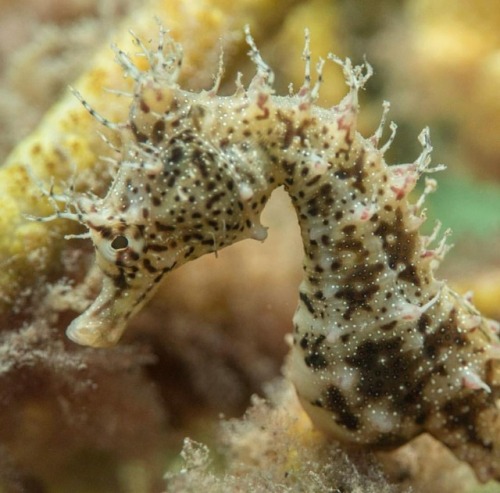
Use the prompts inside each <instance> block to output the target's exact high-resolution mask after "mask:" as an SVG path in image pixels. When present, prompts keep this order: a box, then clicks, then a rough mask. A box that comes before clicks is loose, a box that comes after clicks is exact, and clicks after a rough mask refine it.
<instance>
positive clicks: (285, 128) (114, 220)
mask: <svg viewBox="0 0 500 493" xmlns="http://www.w3.org/2000/svg"><path fill="white" fill-rule="evenodd" d="M161 37H162V40H161V41H160V47H159V49H158V50H157V51H154V52H150V51H147V50H146V51H145V54H146V56H147V58H148V60H149V64H150V67H149V69H148V70H147V71H140V70H139V69H138V68H136V67H135V66H134V65H133V63H132V62H131V60H130V59H129V58H128V57H127V55H125V54H124V53H123V52H121V51H119V50H118V51H117V57H118V60H119V61H120V63H121V64H122V65H123V67H124V69H125V70H126V72H127V74H128V75H129V76H132V77H133V78H134V79H135V83H136V87H135V91H134V94H133V96H132V105H131V110H130V119H129V121H128V122H126V123H125V124H123V125H121V126H118V125H117V126H116V127H117V128H118V127H119V129H120V136H121V141H122V142H123V148H122V158H121V162H120V163H119V169H118V172H117V174H116V177H115V179H114V181H113V183H112V185H111V187H110V189H109V191H108V193H107V195H106V196H105V197H104V198H103V199H100V200H90V199H88V198H86V197H81V198H79V199H77V200H76V202H75V203H74V204H73V206H70V209H71V210H72V211H73V212H67V213H61V214H59V215H60V216H62V217H70V216H71V217H72V218H76V219H77V220H79V221H80V222H82V223H83V224H84V225H85V226H86V227H87V228H88V229H89V232H90V235H91V238H92V241H93V242H94V245H95V248H96V257H97V263H98V265H99V266H100V268H101V270H102V272H103V277H104V281H103V288H102V292H101V294H100V295H99V297H98V298H97V300H96V301H95V302H94V303H93V304H92V305H91V306H90V307H89V308H88V310H87V311H86V312H84V313H83V314H82V315H80V316H79V317H78V318H76V319H75V320H74V321H73V323H72V324H71V325H70V327H69V329H68V335H69V337H70V338H71V339H73V340H75V341H76V342H79V343H81V344H87V345H91V346H107V345H111V344H114V343H116V341H117V340H118V338H119V337H120V335H121V334H122V332H123V330H124V328H125V324H126V322H127V319H128V318H129V317H130V316H131V315H132V314H134V313H135V312H137V310H139V309H140V307H141V306H142V305H143V304H144V303H145V302H146V301H147V300H148V299H149V298H150V297H151V295H152V294H153V292H154V290H155V287H156V286H157V285H158V283H159V282H160V280H161V279H162V277H163V275H164V274H165V273H166V272H168V271H170V270H172V269H173V268H176V267H179V266H180V265H182V264H183V263H185V262H187V261H189V260H192V259H194V258H196V257H199V256H201V255H203V254H205V253H210V252H214V251H216V250H218V249H221V248H223V247H225V246H227V245H230V244H232V243H235V242H236V241H239V240H242V239H246V238H254V239H257V240H264V239H265V236H266V229H265V228H264V227H263V226H262V225H261V224H260V222H259V215H260V213H261V211H262V209H263V207H264V205H265V204H266V201H267V199H268V198H269V196H270V194H271V192H272V190H273V189H274V188H276V187H278V186H281V185H283V186H284V187H285V189H286V190H287V191H288V193H289V194H290V197H291V199H292V202H293V205H294V207H295V210H296V212H297V216H298V219H299V223H300V228H301V234H302V241H303V243H304V250H305V260H304V274H305V275H304V280H303V282H302V284H301V286H300V302H299V306H298V308H297V311H296V314H295V317H294V332H293V347H292V350H291V353H290V356H289V360H288V365H287V367H288V370H287V374H288V376H289V378H290V379H291V380H292V381H293V383H294V384H295V386H296V389H297V393H298V395H299V397H300V399H301V401H302V403H303V405H304V407H305V409H306V410H307V411H308V413H309V414H310V416H311V418H312V419H313V420H314V422H315V423H316V424H317V425H318V426H319V427H321V428H322V429H324V430H326V431H328V432H329V433H331V434H332V435H334V436H335V437H336V438H337V439H339V440H341V441H342V442H345V443H347V444H350V445H353V446H359V447H371V448H375V449H377V448H378V449H379V448H388V447H396V446H398V445H400V444H402V443H404V442H406V441H408V440H410V439H411V438H413V437H414V436H416V435H418V434H420V433H422V432H424V431H427V432H430V433H431V434H432V435H434V436H435V437H436V438H438V439H439V440H441V441H442V442H443V443H445V444H446V445H447V446H448V447H450V448H451V450H453V452H454V453H455V454H456V455H457V456H458V457H459V458H461V459H463V460H466V461H468V462H469V463H470V464H471V465H472V467H473V468H474V469H475V471H476V474H477V475H478V477H479V478H480V479H481V480H487V479H489V478H496V479H500V437H499V432H500V426H499V420H500V418H499V416H500V414H499V411H498V409H497V407H496V402H495V401H496V399H498V397H499V390H500V387H499V383H498V377H496V373H497V372H498V369H497V362H496V360H497V359H498V357H499V350H498V348H499V346H498V343H499V340H498V337H497V333H496V332H497V331H498V325H497V324H496V323H494V322H492V321H489V320H487V319H485V318H483V317H482V316H481V315H480V314H479V313H478V312H477V311H476V310H475V308H474V307H473V306H472V305H471V304H470V303H469V302H467V301H466V300H464V299H462V298H461V297H460V296H458V295H456V294H455V293H453V292H452V291H451V290H450V289H449V288H448V287H447V286H446V284H445V283H444V282H441V281H438V280H436V279H435V277H434V274H433V271H434V269H435V267H436V265H437V264H438V263H439V260H440V259H441V257H442V256H443V254H444V253H445V250H446V245H445V242H444V240H443V241H441V243H439V244H438V245H437V246H435V247H432V245H431V243H432V242H433V241H434V239H435V238H433V237H423V236H420V234H419V232H418V228H419V226H420V225H421V224H422V222H423V221H424V219H425V218H424V214H423V212H422V211H421V205H422V203H423V199H421V200H419V201H418V202H417V203H416V204H411V203H409V202H408V200H407V196H408V193H409V192H410V191H411V190H412V188H413V187H414V185H415V183H416V181H417V179H418V178H419V176H420V175H421V174H422V173H424V172H426V171H428V165H429V161H430V157H429V153H430V150H431V148H430V144H429V141H428V134H427V132H426V131H424V132H423V134H422V136H421V141H422V144H423V152H422V155H421V156H420V157H419V158H418V159H417V160H416V161H415V162H413V163H410V164H406V165H398V166H388V165H387V164H386V163H385V161H384V157H383V154H384V150H385V149H384V148H383V147H382V148H380V149H379V148H378V140H379V138H380V134H381V129H379V130H378V131H377V133H376V134H375V135H374V136H373V137H371V138H369V139H365V138H364V137H362V136H361V135H360V134H359V133H358V132H357V131H356V116H357V110H358V102H357V92H358V90H359V88H360V87H362V85H363V84H364V82H365V80H366V79H367V78H368V76H369V75H370V74H369V73H365V72H363V69H362V67H354V68H353V67H351V65H350V62H349V61H346V62H344V63H343V67H344V72H345V74H346V77H347V81H348V85H349V87H350V91H349V93H348V94H347V96H346V97H345V98H344V99H343V100H342V101H341V103H340V104H339V105H338V106H336V107H334V108H330V109H325V108H320V107H318V106H316V105H315V104H314V101H315V99H316V97H317V93H318V91H319V87H320V83H321V67H322V63H323V62H320V64H319V66H318V70H317V72H318V81H317V82H316V84H314V85H311V82H310V69H309V58H310V56H309V49H308V46H307V43H306V49H305V52H304V55H305V59H306V76H305V82H304V85H303V86H302V88H301V89H300V90H299V91H298V92H297V93H296V94H292V95H289V96H277V95H274V94H273V90H272V79H273V75H272V72H271V70H270V69H269V68H268V67H267V65H265V63H264V62H263V61H262V59H261V58H260V55H259V53H258V51H257V49H256V47H255V45H254V43H253V40H252V39H251V37H250V35H249V34H248V33H247V41H248V43H249V44H250V47H251V52H250V56H251V58H252V59H253V61H254V62H255V63H256V65H257V74H256V75H255V77H254V78H253V80H252V82H251V83H250V85H249V87H248V88H247V89H244V88H243V86H242V85H241V84H240V83H239V82H238V83H237V90H236V93H235V94H233V95H232V96H227V97H223V96H218V95H217V88H216V87H215V88H214V89H212V90H210V91H205V92H201V93H192V92H188V91H185V90H182V89H181V88H180V87H179V86H178V85H177V84H176V76H177V72H178V69H179V66H180V64H181V53H180V49H179V48H178V47H176V46H175V45H174V44H173V42H170V43H169V44H168V50H166V49H165V48H164V41H163V37H164V33H163V32H162V36H161ZM332 59H333V60H334V61H335V62H338V60H337V59H335V58H333V57H332ZM366 70H367V72H369V69H366ZM84 104H86V103H85V102H84ZM87 107H88V105H87ZM88 109H89V111H90V112H91V113H92V114H94V115H96V114H95V112H94V111H93V110H92V109H91V108H90V107H88ZM96 116H97V118H101V119H102V117H99V116H98V115H96ZM102 121H103V123H105V124H107V125H108V126H113V125H111V124H110V123H109V122H106V121H105V120H103V119H102ZM433 183H434V182H433V181H430V180H429V181H428V188H429V189H432V188H433ZM434 236H435V235H434Z"/></svg>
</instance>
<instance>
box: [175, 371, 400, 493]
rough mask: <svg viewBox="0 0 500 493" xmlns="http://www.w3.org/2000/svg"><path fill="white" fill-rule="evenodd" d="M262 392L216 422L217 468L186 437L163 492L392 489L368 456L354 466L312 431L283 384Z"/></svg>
mask: <svg viewBox="0 0 500 493" xmlns="http://www.w3.org/2000/svg"><path fill="white" fill-rule="evenodd" d="M267 394H268V400H267V401H266V400H263V399H259V398H254V399H253V403H252V407H251V408H250V409H249V410H248V412H247V413H246V415H245V417H244V418H243V419H242V420H232V421H226V422H224V423H222V424H221V432H220V440H221V445H220V447H221V453H222V457H223V459H222V462H223V467H222V470H220V468H219V471H217V468H213V467H212V466H213V464H212V462H213V461H214V457H213V455H212V456H211V455H210V452H209V449H208V448H207V447H206V446H205V445H202V444H200V443H197V442H194V441H192V440H190V439H186V440H185V442H184V448H183V450H182V452H181V457H182V466H181V468H180V470H179V471H177V472H173V471H171V472H169V473H167V475H166V481H167V489H166V491H167V492H175V491H183V492H186V493H187V492H191V491H193V492H194V491H197V490H198V489H199V488H203V490H204V491H206V492H207V493H212V492H214V493H215V492H228V493H229V492H234V491H255V492H263V491H270V492H290V493H291V492H299V491H310V492H314V493H322V492H325V493H326V492H328V491H345V492H349V493H361V492H363V493H369V492H374V493H375V492H377V493H385V492H387V493H390V492H395V491H396V489H395V488H393V487H391V486H389V485H388V484H387V482H386V480H385V479H384V477H383V474H382V471H381V470H380V469H379V468H377V465H376V464H375V461H374V460H373V458H370V457H367V456H365V457H363V458H362V459H359V458H358V462H359V463H358V464H356V463H355V462H353V461H352V460H351V459H350V458H349V457H348V456H347V455H346V454H345V453H344V452H343V451H342V450H341V449H339V448H338V445H336V444H332V443H328V442H327V441H326V440H325V439H324V437H322V435H321V434H320V433H318V432H317V431H316V430H314V428H313V425H312V423H311V421H310V420H309V419H308V417H307V416H306V415H305V414H304V412H303V411H302V409H301V407H300V404H299V402H298V400H297V397H296V395H295V392H294V390H293V388H292V387H291V385H290V384H289V383H287V382H286V381H276V382H274V383H273V384H272V385H270V386H268V389H267ZM214 469H215V470H214ZM361 469H364V471H362V472H361ZM368 470H370V473H367V471H368Z"/></svg>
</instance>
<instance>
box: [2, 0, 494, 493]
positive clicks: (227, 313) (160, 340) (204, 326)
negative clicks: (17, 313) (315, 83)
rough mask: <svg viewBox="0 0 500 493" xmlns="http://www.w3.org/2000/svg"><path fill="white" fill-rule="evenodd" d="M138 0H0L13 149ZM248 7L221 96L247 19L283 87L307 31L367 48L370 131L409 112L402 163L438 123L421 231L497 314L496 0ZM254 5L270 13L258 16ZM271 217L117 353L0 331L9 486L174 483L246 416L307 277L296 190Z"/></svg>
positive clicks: (238, 22)
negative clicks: (198, 446) (172, 472)
mask: <svg viewBox="0 0 500 493" xmlns="http://www.w3.org/2000/svg"><path fill="white" fill-rule="evenodd" d="M182 1H183V0H171V2H172V3H179V4H182ZM184 1H186V2H187V1H188V0H184ZM139 3H140V2H138V1H136V0H106V1H100V0H64V1H63V0H16V1H13V0H0V162H2V161H3V160H4V159H5V158H6V156H7V155H8V154H9V152H10V151H11V150H12V148H13V147H14V146H15V145H16V144H17V143H19V142H21V141H22V139H23V138H24V137H25V136H26V135H28V134H29V133H30V132H31V131H32V130H33V129H34V128H35V127H36V125H37V124H38V122H39V121H40V119H41V118H42V116H43V115H44V113H45V112H46V111H48V110H49V108H50V107H51V106H52V105H53V104H54V103H55V102H56V101H57V100H58V98H59V97H60V96H61V94H63V92H65V91H66V88H67V85H68V84H70V83H71V82H72V81H73V80H74V79H75V78H77V77H78V75H79V74H80V73H82V72H83V71H84V70H85V69H86V67H88V64H89V63H90V60H91V59H92V54H93V53H94V51H95V50H96V49H97V48H100V47H101V44H102V42H103V40H105V39H106V37H107V35H108V34H109V33H110V32H112V30H113V29H114V28H115V27H116V26H117V25H118V23H119V22H120V21H122V20H123V19H124V18H126V17H127V16H129V15H132V16H133V11H134V9H135V8H137V7H138V5H139ZM204 3H205V4H208V5H210V4H211V3H213V5H214V9H220V8H224V4H225V2H224V1H222V0H220V1H218V0H214V1H213V2H210V1H209V0H206V1H205V2H204ZM242 5H244V8H243V7H242V8H241V9H240V10H239V11H238V14H237V17H236V18H235V19H233V22H232V23H231V26H232V27H231V30H230V31H229V32H228V33H227V35H228V36H232V37H234V39H235V42H234V47H233V48H232V49H230V50H228V52H227V53H226V73H225V79H224V83H223V86H222V89H221V90H222V92H224V93H230V92H231V91H232V90H233V89H234V78H235V75H236V73H237V72H238V71H242V72H244V76H245V80H246V81H249V80H250V78H251V76H252V74H253V71H254V67H253V66H252V64H251V63H249V62H248V60H247V57H246V51H247V48H246V47H245V45H244V43H243V40H242V36H241V33H242V27H243V25H244V24H245V23H246V22H250V23H251V27H252V33H253V34H254V37H255V38H256V41H257V44H258V46H259V48H260V49H261V52H262V55H263V57H264V59H265V60H266V61H267V62H268V63H269V65H270V66H271V67H273V68H274V70H275V72H276V79H277V81H276V89H277V93H279V94H286V92H287V90H288V85H289V83H290V82H291V83H293V85H294V87H295V88H298V87H300V85H301V83H302V80H303V71H304V67H303V60H302V58H301V54H302V49H303V45H304V29H305V28H306V27H307V28H309V29H310V31H311V47H312V52H313V59H315V58H316V59H317V57H319V56H321V57H326V55H327V53H328V52H333V53H335V54H336V55H338V56H340V57H350V58H351V59H352V60H353V62H355V63H360V62H362V61H363V59H364V58H365V57H366V60H368V62H369V63H370V64H371V65H372V66H373V68H374V76H373V77H372V79H371V80H370V81H369V82H368V84H367V86H366V89H365V90H364V91H363V93H362V95H361V98H360V104H361V110H360V120H359V131H360V132H361V133H362V134H364V135H371V134H372V133H373V132H374V130H375V129H376V128H377V126H378V123H379V120H380V117H381V114H382V103H383V101H384V100H388V101H390V103H391V111H390V113H389V120H394V121H395V122H396V123H397V125H398V132H397V136H396V139H395V140H394V143H393V145H392V147H391V149H390V150H389V152H388V153H387V155H386V159H387V161H388V162H389V163H391V164H392V163H406V162H412V161H413V160H414V159H416V157H417V156H418V155H419V153H420V145H419V143H418V139H417V137H418V135H419V133H420V131H421V129H422V128H423V127H425V126H428V127H430V130H431V139H432V143H433V147H434V152H433V162H434V164H439V163H443V164H445V165H446V166H447V170H446V171H445V172H441V173H439V174H438V175H435V176H434V177H435V178H437V180H438V191H437V193H435V194H433V195H431V196H430V197H429V198H428V201H427V207H428V217H429V219H428V222H427V224H426V226H425V228H427V229H428V230H430V229H432V226H433V224H434V222H435V221H436V219H438V218H439V220H440V221H441V222H442V223H443V230H444V229H446V228H451V229H452V231H453V235H452V237H451V243H453V244H454V245H455V246H454V249H453V250H452V251H451V252H450V253H449V254H448V257H447V259H446V261H445V262H444V264H443V265H442V267H441V269H440V276H441V277H444V278H446V279H448V280H449V281H450V282H451V283H452V285H454V286H455V287H456V289H457V290H458V291H460V292H462V293H463V292H467V291H469V290H472V291H473V292H474V298H473V300H474V303H475V304H476V305H477V306H478V308H479V309H480V310H482V311H483V312H484V313H485V314H486V315H488V316H490V317H492V318H496V319H500V91H499V87H500V4H499V3H498V0H475V1H474V2H471V1H468V0H302V1H300V0H288V1H285V0H280V1H276V2H273V1H271V0H267V1H266V0H245V1H242ZM245 9H246V10H245ZM252 9H254V10H258V12H259V17H258V18H257V19H252V18H251V16H250V15H249V14H248V15H247V14H246V13H245V12H246V11H248V12H250V11H251V10H252ZM131 13H132V14H131ZM235 15H236V14H235ZM132 18H133V17H132ZM195 34H196V33H193V36H194V37H196V36H195ZM202 55H203V53H200V56H202ZM215 71H216V65H215V64H214V66H213V73H215ZM324 80H325V82H324V84H323V86H322V92H321V97H320V100H319V103H318V104H320V105H324V106H329V105H334V104H336V103H338V102H339V100H340V99H341V98H342V97H343V95H344V94H345V93H346V90H347V87H346V85H345V83H344V78H343V75H342V73H341V70H340V69H339V67H337V66H335V65H334V64H331V63H327V65H326V68H325V74H324ZM200 84H201V83H200ZM193 85H194V86H196V83H193ZM201 85H202V84H201ZM388 137H389V131H388V129H386V132H385V135H384V138H388ZM263 224H265V225H267V226H269V228H270V229H269V239H268V240H267V241H266V242H265V244H264V245H260V244H255V245H254V244H253V243H251V242H247V243H245V244H241V245H236V246H234V247H231V248H230V249H227V250H225V251H222V252H220V253H219V255H218V258H215V257H213V256H212V257H209V258H203V259H200V260H198V261H196V262H193V263H192V264H190V265H187V266H185V267H183V268H182V269H181V270H179V271H178V272H174V273H173V274H172V275H171V277H170V278H169V280H168V281H165V283H164V284H163V285H162V288H161V291H160V292H159V293H158V295H157V296H156V298H155V299H154V300H153V302H152V303H151V304H150V305H149V306H148V307H147V309H145V310H144V311H143V312H142V313H141V314H139V315H138V316H137V317H136V319H135V320H134V322H133V323H132V326H131V327H130V328H129V330H128V332H127V335H126V337H125V340H124V341H123V343H122V344H121V345H120V347H119V348H116V349H112V350H109V351H108V352H107V353H106V354H104V353H102V352H96V351H94V350H90V349H81V348H69V349H68V346H67V344H66V343H65V342H64V343H60V345H54V346H53V347H52V346H50V348H51V350H50V351H48V352H45V353H43V356H41V357H40V359H36V358H35V357H33V359H31V360H29V359H26V355H27V354H28V353H30V354H32V355H33V354H34V353H33V347H36V344H37V343H36V341H35V342H33V340H31V339H30V342H29V343H28V342H26V341H27V340H28V339H27V337H28V336H27V335H26V333H25V332H22V330H24V329H26V327H25V326H23V325H22V324H21V323H20V324H19V326H18V327H15V330H14V329H13V330H10V329H11V328H10V327H9V334H8V337H7V335H6V333H7V329H6V328H5V327H4V328H3V330H2V331H0V333H1V334H2V337H3V339H2V341H1V342H2V346H1V349H0V478H1V479H2V481H3V482H4V486H0V492H1V493H4V492H5V493H10V492H17V491H19V492H26V493H39V492H67V491H72V492H77V493H79V492H81V493H84V492H95V493H101V492H103V493H104V492H115V491H116V492H118V493H122V492H123V493H128V492H133V493H143V492H144V493H148V492H150V491H151V492H152V491H161V488H162V484H163V483H162V474H163V472H164V471H165V470H166V469H167V467H168V465H169V464H170V463H171V461H172V460H174V461H175V459H174V458H175V457H176V456H177V454H178V452H179V449H180V443H181V440H182V438H183V437H184V436H186V435H189V436H194V437H196V438H197V439H200V440H206V441H208V442H209V443H210V442H211V441H213V440H214V438H213V434H214V431H213V430H214V424H215V423H217V421H218V419H219V415H220V414H221V413H223V414H224V415H225V416H229V417H231V416H235V417H237V416H241V415H242V413H243V412H244V410H245V409H246V408H247V407H248V405H249V402H250V396H251V395H252V394H253V393H262V385H263V383H264V382H267V381H269V380H271V379H272V378H274V377H276V376H277V375H279V374H280V368H281V366H282V364H283V358H284V355H285V354H286V350H287V349H286V345H285V343H284V336H285V334H286V333H288V332H289V331H290V328H291V318H292V316H293V312H294V310H295V304H296V300H297V286H298V283H299V281H300V275H301V266H300V263H301V260H300V259H301V253H302V252H301V245H300V239H299V235H298V230H297V227H296V221H295V218H294V215H293V211H292V208H291V205H290V203H289V201H288V199H287V198H286V197H284V195H283V194H281V193H279V192H278V193H276V196H274V197H273V199H272V200H271V203H270V204H269V206H268V208H267V209H266V211H265V213H264V218H263ZM2 234H8V233H4V232H2ZM69 320H70V318H69V315H68V317H67V318H66V319H64V317H62V319H61V320H60V321H59V322H58V323H60V324H61V326H64V325H65V324H67V322H68V321H69ZM14 332H15V333H14ZM14 336H15V337H14ZM16 337H18V339H16ZM30 337H33V335H32V334H31V336H30ZM35 339H36V337H35ZM58 344H59V343H58ZM38 349H39V350H40V351H45V350H46V348H45V347H41V346H40V347H39V348H38ZM40 354H42V353H40ZM61 355H64V357H62V356H61ZM68 355H69V356H68ZM71 355H73V356H71ZM58 358H59V359H58ZM72 358H79V359H78V361H79V364H81V365H82V366H81V368H79V367H77V365H76V366H75V364H74V362H75V361H76V360H75V359H72ZM27 361H28V362H27ZM29 361H31V363H29ZM16 362H17V363H16ZM21 362H22V363H21ZM2 488H4V489H2ZM491 491H493V490H491ZM497 491H498V490H497Z"/></svg>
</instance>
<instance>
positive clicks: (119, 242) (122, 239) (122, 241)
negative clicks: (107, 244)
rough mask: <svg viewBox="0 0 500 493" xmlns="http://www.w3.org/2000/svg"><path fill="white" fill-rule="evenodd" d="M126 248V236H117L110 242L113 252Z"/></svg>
mask: <svg viewBox="0 0 500 493" xmlns="http://www.w3.org/2000/svg"><path fill="white" fill-rule="evenodd" d="M127 247H128V239H127V237H126V236H123V235H118V236H116V237H115V238H114V239H113V241H112V242H111V248H113V249H114V250H123V249H124V248H127Z"/></svg>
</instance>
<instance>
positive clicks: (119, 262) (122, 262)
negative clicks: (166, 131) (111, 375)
mask: <svg viewBox="0 0 500 493" xmlns="http://www.w3.org/2000/svg"><path fill="white" fill-rule="evenodd" d="M125 197H126V195H125V194H122V195H121V196H116V187H113V188H112V189H111V190H110V192H109V193H108V194H107V196H106V197H105V198H104V199H98V200H97V201H95V200H90V199H88V198H80V199H79V200H78V209H79V211H80V212H79V220H80V222H81V223H82V224H83V225H84V226H86V227H87V228H88V236H89V237H90V239H91V240H92V242H93V245H94V248H95V262H96V265H97V266H98V267H99V269H100V271H101V272H102V288H101V292H100V294H99V296H98V297H97V298H96V300H95V301H94V302H93V303H92V304H91V305H90V307H89V308H87V310H85V312H84V313H82V314H81V315H80V316H79V317H77V318H76V319H75V320H73V322H72V323H71V324H70V326H69V327H68V329H67V335H68V337H69V338H70V339H71V340H73V341H74V342H77V343H79V344H83V345H87V346H93V347H106V346H111V345H114V344H116V342H117V341H118V339H119V338H120V336H121V335H122V333H123V331H124V329H125V326H126V323H127V321H128V319H129V318H130V317H131V316H132V315H133V314H134V313H136V312H137V311H138V310H139V309H140V307H141V306H142V305H143V304H144V303H145V302H146V301H147V300H148V299H149V298H150V297H151V296H152V294H153V292H154V290H155V288H156V286H157V285H158V283H159V281H160V279H161V278H162V276H163V274H164V273H165V272H167V271H169V270H171V269H172V268H173V267H174V266H175V265H176V261H175V257H176V256H177V255H178V254H179V251H180V250H182V249H179V248H169V242H168V240H166V239H165V238H162V239H160V240H163V241H161V243H160V244H158V243H156V241H158V238H157V237H156V235H155V234H153V233H152V232H151V228H150V227H149V225H148V223H147V221H146V220H145V218H144V217H142V215H141V216H140V215H139V214H138V213H137V210H136V208H134V207H129V208H127V209H125V208H124V206H123V203H124V200H125V201H127V202H128V199H126V198H125ZM171 245H172V244H170V246H171ZM174 245H175V243H174ZM167 250H170V251H167Z"/></svg>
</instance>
